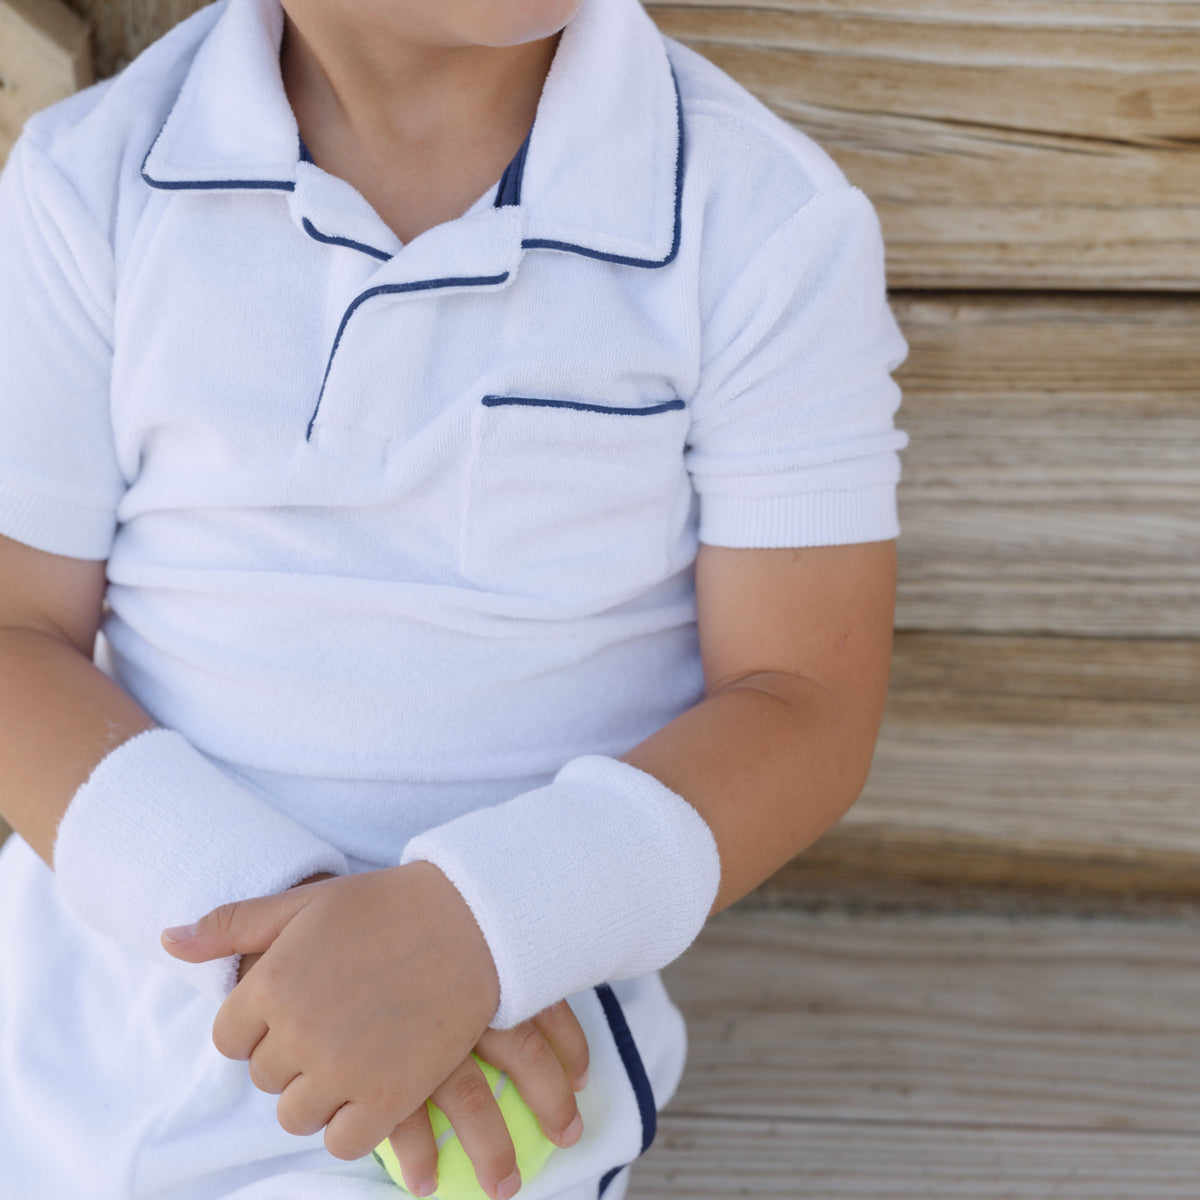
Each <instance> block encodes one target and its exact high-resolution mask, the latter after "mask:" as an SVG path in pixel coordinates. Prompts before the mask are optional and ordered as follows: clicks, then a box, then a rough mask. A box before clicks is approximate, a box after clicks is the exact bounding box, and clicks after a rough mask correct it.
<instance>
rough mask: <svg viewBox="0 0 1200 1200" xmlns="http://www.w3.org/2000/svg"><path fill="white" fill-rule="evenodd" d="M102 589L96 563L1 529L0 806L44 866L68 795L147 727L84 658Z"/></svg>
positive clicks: (139, 712)
mask: <svg viewBox="0 0 1200 1200" xmlns="http://www.w3.org/2000/svg"><path fill="white" fill-rule="evenodd" d="M104 589H105V577H104V563H102V562H89V561H85V560H83V559H75V558H64V557H62V556H61V555H53V554H44V553H42V552H40V551H38V550H33V549H30V548H29V547H28V546H24V545H22V544H21V543H19V542H14V541H12V540H11V539H9V538H4V537H0V712H3V713H4V714H5V718H4V720H3V721H0V765H2V770H3V780H4V784H3V790H2V791H0V812H3V815H4V818H5V820H6V821H8V823H9V824H10V825H11V826H12V827H13V829H15V830H16V831H17V833H19V834H20V835H21V836H22V837H23V838H24V839H25V841H27V842H28V843H29V845H30V846H31V847H32V848H33V849H34V850H35V851H36V852H37V854H38V855H39V856H40V857H41V858H42V859H43V860H44V861H45V862H46V864H47V865H48V866H53V865H54V841H55V836H56V834H57V831H58V826H59V823H60V822H61V820H62V818H63V814H64V813H65V812H66V811H67V806H68V805H69V804H70V802H71V798H72V796H74V795H75V793H76V791H78V789H79V788H80V787H81V786H82V785H83V784H84V783H85V782H86V780H87V778H88V776H90V775H91V773H92V771H93V770H94V769H95V768H96V766H97V764H99V762H100V760H101V759H103V758H104V757H105V756H106V755H107V754H109V753H111V752H112V751H113V750H115V749H116V748H117V747H118V746H119V745H121V744H122V743H123V742H126V741H128V740H129V739H130V738H132V737H135V736H136V735H137V734H139V733H143V732H145V731H146V730H148V729H151V728H153V727H154V721H153V720H152V719H151V718H150V717H149V716H148V715H147V713H146V712H144V711H143V709H142V708H141V707H140V706H139V705H138V704H136V703H135V702H134V701H133V699H132V698H131V697H130V696H129V695H128V694H127V693H126V692H125V691H124V690H123V689H122V688H120V687H118V686H117V684H115V683H114V682H113V681H112V680H111V679H109V678H108V676H107V675H105V674H104V673H103V672H102V671H100V670H98V669H97V668H96V666H95V665H94V664H93V663H92V647H93V645H94V643H95V641H96V631H97V630H98V629H99V627H100V618H101V610H102V604H103V600H104Z"/></svg>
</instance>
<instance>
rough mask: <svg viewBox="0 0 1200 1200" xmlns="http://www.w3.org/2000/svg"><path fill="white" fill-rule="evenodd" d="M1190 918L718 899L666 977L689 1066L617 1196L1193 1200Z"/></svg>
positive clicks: (1197, 942) (1198, 1158) (1197, 1128)
mask: <svg viewBox="0 0 1200 1200" xmlns="http://www.w3.org/2000/svg"><path fill="white" fill-rule="evenodd" d="M1196 928H1197V927H1196V924H1195V922H1194V921H1187V922H1183V921H1176V922H1138V921H1127V920H1081V919H1067V918H1061V917H1060V918H1053V919H1048V918H1042V919H1038V920H1012V919H1008V918H997V917H989V918H981V917H977V916H975V917H962V916H954V917H951V916H943V917H935V918H930V917H921V918H914V917H913V916H911V915H891V916H878V915H871V916H863V915H855V914H852V913H847V912H836V911H835V912H826V913H822V914H819V915H815V914H805V913H796V912H770V911H763V910H761V909H756V908H754V907H753V906H747V905H745V904H742V905H737V906H735V907H734V908H733V909H732V910H730V911H728V912H726V913H722V914H721V915H719V916H718V917H716V918H714V919H713V920H712V921H710V922H709V924H708V926H707V928H706V929H705V930H704V931H703V932H702V933H701V935H700V937H699V939H698V940H697V942H696V944H695V945H694V946H693V947H692V948H691V949H690V950H689V951H688V952H687V953H686V954H685V955H684V956H683V957H682V958H680V959H679V960H677V961H676V962H675V963H673V964H672V965H671V966H670V967H668V968H667V970H666V971H665V972H664V978H665V979H666V982H667V987H668V990H669V991H670V992H671V994H672V996H673V997H674V998H675V1000H676V1002H677V1003H678V1004H679V1006H680V1008H681V1009H682V1010H683V1012H684V1015H685V1016H686V1018H687V1021H688V1028H689V1044H690V1051H689V1063H688V1067H687V1070H686V1072H685V1074H684V1078H683V1082H682V1085H681V1086H680V1089H679V1091H678V1093H677V1094H676V1096H675V1098H674V1099H673V1100H672V1102H671V1103H670V1105H669V1106H668V1107H667V1109H666V1111H665V1113H664V1114H663V1116H662V1119H661V1123H660V1129H661V1132H660V1135H659V1138H658V1140H657V1141H656V1143H655V1144H654V1146H652V1147H651V1149H650V1151H649V1153H648V1154H647V1155H646V1156H645V1158H644V1159H643V1160H642V1161H641V1162H640V1163H639V1165H638V1166H637V1168H636V1169H635V1171H634V1173H633V1183H632V1186H631V1188H630V1190H629V1193H628V1196H629V1200H651V1198H652V1197H688V1198H689V1200H702V1198H705V1197H712V1198H714V1200H716V1198H717V1197H720V1198H721V1200H725V1198H726V1197H729V1196H756V1197H761V1198H763V1200H766V1198H768V1197H770V1198H776V1200H794V1198H798V1197H812V1198H813V1200H831V1198H833V1197H838V1198H856V1200H890V1198H891V1197H897V1198H898V1197H907V1198H909V1200H915V1198H920V1200H930V1198H932V1197H945V1198H947V1200H966V1198H967V1197H997V1198H999V1197H1014V1196H1023V1197H1037V1198H1038V1200H1042V1198H1046V1197H1073V1198H1076V1200H1137V1198H1139V1197H1143V1198H1158V1197H1164V1198H1165V1197H1172V1198H1179V1200H1181V1198H1183V1197H1190V1196H1192V1195H1194V1194H1195V1180H1196V1177H1197V1172H1198V1171H1200V1037H1198V1036H1197V1034H1198V1033H1200V1029H1198V1028H1197V1026H1198V1025H1200V1015H1198V1014H1200V1003H1198V1002H1200V939H1197V937H1196Z"/></svg>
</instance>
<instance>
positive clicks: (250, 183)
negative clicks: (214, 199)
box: [142, 109, 296, 192]
mask: <svg viewBox="0 0 1200 1200" xmlns="http://www.w3.org/2000/svg"><path fill="white" fill-rule="evenodd" d="M171 111H172V112H174V111H175V110H174V109H172V110H171ZM170 119H171V116H170V114H168V115H167V120H166V121H164V122H163V123H162V129H160V130H159V131H158V134H157V136H156V137H155V139H154V141H153V142H151V143H150V149H149V150H147V151H146V157H145V158H143V159H142V178H143V179H144V180H145V181H146V182H147V183H148V184H149V185H150V186H151V187H152V188H159V189H161V190H162V191H167V192H202V191H217V190H222V191H223V190H226V189H253V190H256V191H261V190H267V191H276V192H294V191H295V190H296V181H295V180H294V179H208V180H195V181H192V180H187V181H178V180H175V181H172V180H166V179H155V178H153V176H151V175H147V174H146V164H147V163H148V162H149V161H150V155H152V154H153V153H154V147H155V146H157V145H158V139H159V138H160V137H162V135H163V129H166V127H167V121H170Z"/></svg>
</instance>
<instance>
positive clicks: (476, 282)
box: [304, 271, 508, 441]
mask: <svg viewBox="0 0 1200 1200" xmlns="http://www.w3.org/2000/svg"><path fill="white" fill-rule="evenodd" d="M507 278H508V272H507V271H505V272H504V273H503V274H501V275H474V276H465V277H463V278H450V279H418V280H417V281H416V282H414V283H384V284H380V286H379V287H373V288H368V289H367V291H365V292H363V294H362V295H361V296H357V297H356V298H355V300H354V302H353V303H352V304H351V305H350V307H349V308H348V309H346V315H345V316H344V317H342V323H341V325H339V326H338V331H337V337H335V338H334V339H333V349H332V350H330V352H329V361H328V363H326V364H325V377H324V378H323V379H322V380H321V391H320V394H319V395H318V396H317V407H316V408H314V409H313V415H312V417H311V418H310V419H309V422H308V431H307V433H305V435H304V440H305V441H311V440H312V431H313V426H314V425H315V424H316V423H317V414H318V413H319V412H320V411H321V401H322V400H323V399H324V398H325V385H326V384H327V383H328V382H329V372H330V371H331V370H332V369H333V360H334V357H335V356H336V355H337V352H338V346H340V345H341V342H342V334H344V333H345V332H346V326H347V325H348V324H349V323H350V318H351V317H352V316H353V315H354V313H355V310H356V309H358V307H359V306H360V305H362V304H365V303H366V301H368V300H370V299H371V298H372V297H374V296H382V295H386V294H389V293H390V294H392V295H396V294H399V293H401V292H432V291H435V290H436V289H438V288H451V287H489V286H492V287H494V286H496V285H497V284H501V283H503V282H504V281H505V280H506V279H507Z"/></svg>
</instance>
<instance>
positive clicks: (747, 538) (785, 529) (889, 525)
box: [700, 483, 900, 550]
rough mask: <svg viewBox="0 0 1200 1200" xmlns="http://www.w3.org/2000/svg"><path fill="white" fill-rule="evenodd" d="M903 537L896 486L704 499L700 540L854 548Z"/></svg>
mask: <svg viewBox="0 0 1200 1200" xmlns="http://www.w3.org/2000/svg"><path fill="white" fill-rule="evenodd" d="M899 535H900V521H899V517H898V515H897V511H896V488H895V485H894V484H891V483H888V484H885V485H883V486H880V487H875V488H866V489H863V490H861V491H853V492H811V493H798V494H795V495H788V496H721V495H704V496H702V497H701V501H700V540H701V541H702V542H704V543H706V544H707V545H709V546H730V547H735V548H739V549H746V550H751V549H770V548H778V547H785V546H796V547H802V546H849V545H854V544H857V543H860V542H886V541H890V540H891V539H893V538H895V537H898V536H899Z"/></svg>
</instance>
